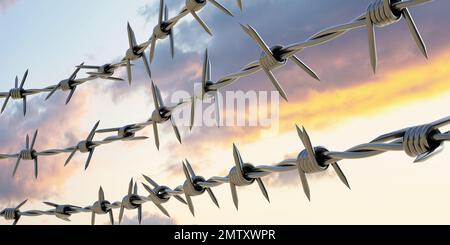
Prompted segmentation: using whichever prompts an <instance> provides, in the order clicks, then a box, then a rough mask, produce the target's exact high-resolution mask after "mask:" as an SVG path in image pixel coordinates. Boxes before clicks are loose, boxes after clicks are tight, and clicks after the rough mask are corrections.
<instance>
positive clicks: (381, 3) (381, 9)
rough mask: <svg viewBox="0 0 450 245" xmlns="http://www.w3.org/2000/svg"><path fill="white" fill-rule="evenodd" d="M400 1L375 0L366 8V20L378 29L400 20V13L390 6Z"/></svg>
mask: <svg viewBox="0 0 450 245" xmlns="http://www.w3.org/2000/svg"><path fill="white" fill-rule="evenodd" d="M401 1H402V0H375V1H374V2H372V3H371V4H370V5H369V7H368V8H367V20H368V21H370V22H372V23H373V24H374V25H376V26H378V27H383V26H387V25H390V24H393V23H395V22H397V21H399V20H400V18H401V17H402V15H401V13H400V12H398V11H396V10H395V9H394V8H392V4H394V3H397V2H401Z"/></svg>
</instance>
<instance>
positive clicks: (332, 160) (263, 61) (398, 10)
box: [0, 0, 449, 223]
mask: <svg viewBox="0 0 450 245" xmlns="http://www.w3.org/2000/svg"><path fill="white" fill-rule="evenodd" d="M430 1H432V0H407V1H402V0H375V1H374V2H373V3H372V4H370V5H369V7H368V9H367V11H366V13H365V14H363V15H361V16H359V17H358V18H356V19H355V20H354V21H352V22H350V23H346V24H343V25H338V26H335V27H331V28H328V29H325V30H323V31H320V32H319V33H317V34H315V35H313V36H312V37H310V38H309V39H307V40H306V41H304V42H302V43H297V44H292V45H288V46H285V47H283V46H274V47H271V48H269V46H268V45H267V44H266V43H265V42H264V40H263V39H262V38H261V36H260V35H259V34H258V33H257V31H256V30H255V29H254V28H253V27H251V26H250V25H241V26H242V28H243V30H244V31H245V32H246V33H247V34H248V35H249V36H250V37H251V39H253V40H254V41H255V42H256V43H257V44H258V46H259V47H260V48H261V49H262V50H263V52H262V55H261V56H260V58H259V60H257V61H254V62H251V63H250V64H248V65H247V66H245V67H244V68H243V69H242V70H241V71H239V72H237V73H235V74H231V75H228V76H225V77H223V78H221V79H219V80H217V82H213V81H212V79H211V64H210V61H209V57H208V53H207V52H206V54H205V62H204V69H203V77H202V89H201V91H200V95H199V94H196V92H195V91H194V94H193V96H192V97H191V98H188V99H186V100H183V101H180V102H179V103H178V104H176V105H175V106H165V104H164V101H163V99H162V96H161V92H160V90H159V88H158V87H157V86H156V85H155V84H154V83H153V82H152V94H153V99H154V104H155V105H154V106H155V111H154V112H153V114H152V116H151V118H150V119H149V120H147V121H146V122H143V123H137V124H130V125H127V126H124V127H120V128H112V129H100V130H97V128H98V125H99V122H98V123H97V124H96V125H95V126H94V128H93V129H92V130H91V132H90V133H89V135H88V137H87V138H86V139H85V140H81V141H80V142H79V143H78V144H77V145H76V146H72V147H68V148H65V149H52V150H45V151H41V152H38V151H36V150H35V149H34V145H35V142H36V138H37V134H38V131H36V132H35V134H34V136H33V138H32V141H31V144H30V139H29V136H28V135H27V137H26V147H25V149H24V150H22V151H21V152H20V153H17V154H0V159H8V158H16V159H17V161H16V164H15V167H14V171H13V175H15V173H16V171H17V169H18V167H19V164H20V162H21V160H29V161H34V169H35V177H36V178H37V177H38V157H39V156H53V155H58V154H64V153H70V155H69V158H68V159H67V161H66V163H65V164H66V165H67V164H68V163H69V162H70V160H71V159H72V157H73V156H74V154H76V153H77V152H81V153H88V158H87V160H86V163H85V169H87V168H88V167H89V164H90V161H91V159H92V156H93V154H94V151H95V149H96V148H97V147H99V146H101V145H105V144H110V143H113V142H117V141H124V140H131V141H134V140H143V139H147V137H144V136H136V135H135V133H136V132H138V131H140V130H143V129H144V128H146V127H148V126H150V125H152V126H153V131H154V136H155V143H156V146H157V148H158V149H159V144H160V143H159V133H158V127H157V125H158V124H162V123H165V122H167V121H170V122H171V123H172V126H173V129H174V132H175V134H176V137H177V139H178V140H179V141H180V143H181V137H180V133H179V130H178V127H177V125H176V123H175V122H174V121H173V118H172V113H173V111H174V110H175V109H177V108H178V107H179V106H182V105H184V104H185V103H187V102H192V113H191V116H192V118H191V128H192V123H193V118H194V112H195V101H196V100H197V99H200V100H202V101H204V100H205V97H206V95H207V94H209V93H211V92H212V93H214V96H218V94H219V92H218V91H219V90H220V89H222V88H223V87H225V86H228V85H230V84H232V83H233V82H235V81H236V80H238V79H240V78H243V77H247V76H250V75H252V74H254V73H256V72H258V71H260V70H263V71H264V72H265V73H266V75H267V76H268V78H269V79H270V80H271V82H272V83H273V85H274V87H275V88H276V89H277V90H278V92H279V93H280V95H281V96H282V97H283V98H284V99H286V100H288V98H287V94H286V93H285V91H284V89H283V87H282V86H281V84H280V83H279V82H278V80H277V79H276V78H275V76H274V75H273V73H272V71H273V70H275V69H277V68H280V67H282V66H284V65H285V64H286V63H287V60H288V59H289V60H291V61H292V62H294V63H295V64H296V65H298V66H299V67H300V68H302V69H303V70H304V71H305V72H306V73H308V74H309V75H310V76H311V77H313V78H315V79H317V80H319V77H318V75H317V74H316V73H315V72H314V71H313V70H312V69H311V68H310V67H308V66H307V65H306V64H305V63H303V62H302V61H301V60H300V59H299V58H298V57H297V56H296V53H298V52H300V51H302V50H303V49H305V48H308V47H313V46H316V45H319V44H322V43H325V42H329V41H331V40H334V39H335V38H337V37H339V36H341V35H343V34H344V33H346V32H348V31H350V30H353V29H357V28H361V27H364V26H366V27H367V29H368V37H369V50H370V58H371V64H372V67H373V70H374V72H375V71H376V66H377V54H376V42H375V32H374V27H375V26H377V27H383V26H386V25H390V24H393V23H396V22H398V21H399V20H400V19H401V18H402V17H403V18H404V19H405V20H406V22H407V24H408V27H409V29H410V32H411V33H412V35H413V38H414V40H415V42H416V44H417V45H418V47H419V49H420V50H421V52H422V53H423V54H424V56H425V57H427V56H428V55H427V50H426V46H425V43H424V41H423V40H422V37H421V36H420V33H419V31H418V29H417V27H416V25H415V23H414V21H413V19H412V16H411V14H410V13H409V10H408V8H410V7H413V6H416V5H419V4H424V3H428V2H430ZM207 2H210V3H211V4H213V5H214V6H215V7H217V8H218V9H220V10H221V11H222V12H224V13H226V14H228V15H232V14H231V12H230V11H228V10H227V9H226V8H225V7H223V6H222V5H221V4H219V3H218V2H217V1H215V0H208V1H202V2H199V1H196V0H187V1H186V5H185V7H183V9H182V10H181V11H180V13H179V14H178V15H177V16H175V17H173V18H171V19H169V18H168V9H167V6H165V4H164V1H163V0H161V1H160V13H159V19H158V24H157V26H156V27H155V28H154V31H153V34H152V36H151V37H150V38H149V40H148V41H146V42H144V43H141V44H138V43H137V41H136V36H135V34H134V31H133V29H132V28H131V26H130V24H128V26H127V32H128V40H129V49H128V50H127V51H126V53H125V56H124V58H123V59H122V60H121V61H120V62H118V63H114V64H105V65H102V66H91V65H85V64H84V63H81V64H80V65H79V66H77V67H76V70H75V71H74V73H73V74H72V75H71V76H70V77H69V78H68V79H65V80H62V81H60V82H59V83H58V84H56V85H52V86H48V87H46V88H43V89H25V88H24V84H25V81H26V79H27V77H28V70H27V71H26V72H25V74H24V76H23V78H22V82H21V83H20V85H19V79H18V77H16V79H15V87H14V88H13V89H11V90H10V91H9V92H3V93H0V98H5V101H4V103H3V106H2V110H1V112H3V111H4V110H5V108H6V105H7V104H8V101H9V100H10V99H13V100H19V99H20V100H22V101H23V113H24V115H26V109H27V107H26V106H27V104H26V103H27V96H30V95H35V94H40V93H48V95H47V97H46V100H47V99H49V98H50V97H51V96H52V95H53V94H54V93H55V92H57V91H58V90H61V91H69V95H68V97H67V99H66V104H67V103H69V102H70V100H71V98H72V96H73V95H74V93H75V91H76V88H77V87H78V86H80V85H82V84H84V83H86V82H88V81H92V80H95V79H107V80H114V81H123V79H122V78H117V77H114V74H115V72H116V70H117V69H119V68H121V67H126V68H127V76H128V81H129V83H131V82H132V66H133V64H132V61H136V60H138V59H142V60H143V62H144V66H145V68H146V71H147V73H148V75H149V77H150V78H151V77H152V76H151V70H150V63H151V62H152V60H153V57H154V52H155V46H156V42H157V40H159V39H165V38H166V37H168V36H169V37H170V40H171V50H172V56H173V55H174V41H173V31H172V30H173V28H174V26H175V25H176V24H177V23H178V22H179V21H180V20H181V19H182V18H183V17H185V16H186V15H188V14H191V15H192V16H193V17H194V18H195V19H196V21H197V22H199V24H200V25H201V26H202V27H203V28H204V29H205V31H206V32H207V33H209V34H211V31H210V29H209V27H208V26H207V25H206V23H205V22H204V21H203V20H202V19H201V18H200V17H199V16H198V15H197V12H199V11H200V10H201V9H203V7H204V6H206V3H207ZM238 5H239V7H240V8H241V9H242V2H241V1H238ZM149 47H150V61H148V60H147V56H146V53H145V50H146V49H147V48H149ZM81 69H95V70H96V71H91V72H87V73H86V74H88V75H89V76H88V77H86V78H82V79H77V75H78V73H79V71H80V70H81ZM215 98H216V99H215V101H216V102H215V103H216V118H217V119H218V120H219V116H220V113H219V110H220V106H219V105H218V99H217V97H215ZM443 122H444V123H441V124H438V125H434V124H431V125H425V126H421V127H420V128H419V127H414V128H411V129H407V130H403V131H399V132H395V133H393V134H389V135H386V136H384V137H381V138H379V139H377V140H375V141H374V142H371V143H369V144H364V145H360V146H357V147H355V148H352V149H350V150H348V151H346V152H331V151H328V150H327V149H326V148H323V147H319V148H312V146H311V143H310V141H309V137H308V135H307V133H306V131H304V130H300V129H298V130H299V135H300V137H301V139H302V141H303V143H304V144H305V147H306V148H307V149H306V150H305V151H302V153H301V154H300V156H299V158H298V159H296V160H286V161H283V162H282V163H280V164H278V165H276V166H259V167H254V166H253V165H251V164H244V162H243V161H242V158H241V157H240V154H239V151H238V150H237V148H236V147H234V157H235V161H236V166H235V167H234V168H233V169H232V170H231V171H230V174H229V176H227V177H212V178H210V179H208V180H205V179H204V178H202V177H199V176H196V175H195V173H194V171H193V169H192V167H191V165H190V163H189V162H187V161H186V163H184V164H183V168H184V172H185V174H186V177H187V180H186V182H185V183H184V185H182V186H178V187H177V188H175V189H174V190H172V189H170V188H167V187H164V188H162V187H161V186H156V185H154V184H155V182H153V181H150V179H149V178H147V180H149V182H150V184H152V185H153V186H154V187H155V188H156V189H158V192H155V190H156V189H155V190H154V192H153V194H152V192H150V197H149V198H145V197H141V196H139V195H137V184H135V185H134V191H133V190H132V188H133V180H132V181H131V183H130V188H129V192H128V195H127V196H126V197H125V198H124V199H123V200H122V202H115V203H113V204H110V203H107V202H106V201H104V198H100V197H101V196H102V195H101V193H103V190H101V191H100V192H99V201H98V202H97V204H94V206H91V207H86V208H80V207H76V206H72V205H57V204H54V203H46V204H48V205H50V206H53V207H54V208H55V209H53V210H50V211H29V212H24V213H21V212H19V211H18V209H19V208H20V207H21V206H22V205H23V204H24V203H22V204H21V205H19V206H18V207H16V208H15V209H5V210H4V211H2V212H1V213H0V214H1V215H2V216H3V217H5V218H6V219H8V220H11V219H14V220H15V223H16V222H17V220H18V218H17V217H19V218H20V216H39V215H55V216H57V217H58V218H62V219H65V220H67V219H68V217H70V216H71V215H72V214H76V213H80V212H92V213H93V217H95V215H94V214H104V213H109V214H110V216H111V217H112V212H110V211H111V210H112V209H115V208H120V209H121V211H120V220H121V218H122V217H123V212H124V209H128V210H131V209H138V213H139V215H138V216H139V220H141V218H142V204H143V203H145V202H148V201H153V202H154V203H155V204H156V205H157V206H158V208H160V209H161V210H164V209H163V208H162V206H161V204H162V203H164V202H166V201H168V199H169V198H170V197H171V196H175V197H176V198H177V199H178V200H179V201H181V202H184V200H183V199H182V198H181V197H179V196H180V195H182V194H184V195H185V197H186V200H187V204H188V205H189V208H190V210H191V212H192V213H193V214H194V206H193V204H192V200H191V197H192V196H197V195H201V194H203V193H204V192H208V193H209V195H210V197H211V198H212V200H213V202H214V203H215V204H216V205H218V202H217V199H216V197H215V196H214V194H213V192H212V190H211V188H213V187H216V186H218V185H221V184H224V183H230V186H231V190H232V194H233V201H234V203H235V205H236V207H238V197H237V190H236V186H247V185H251V184H253V183H254V182H255V181H256V182H257V183H258V184H259V186H260V188H261V191H262V193H263V195H264V196H265V197H266V198H267V200H269V196H268V194H267V190H266V189H265V186H264V184H263V182H262V180H261V177H264V176H266V175H269V174H270V173H273V172H285V171H291V170H293V169H296V168H297V169H298V170H299V174H300V177H301V179H302V183H303V187H304V190H305V193H306V195H307V196H308V198H310V194H309V187H308V183H307V180H306V174H308V173H314V172H320V171H325V170H326V169H328V167H329V165H331V166H333V168H334V169H335V170H336V171H337V173H338V175H339V177H340V178H341V180H342V181H343V182H344V183H345V184H346V185H347V186H348V182H347V180H346V178H345V176H344V175H343V173H342V171H341V170H340V167H339V166H338V165H337V162H338V161H339V160H343V159H354V158H364V157H370V156H373V155H378V154H381V153H383V152H386V151H395V150H396V151H400V150H404V151H405V152H406V153H407V154H408V155H410V156H415V155H418V158H417V159H416V160H417V161H421V160H424V159H426V158H427V157H429V156H430V155H432V154H431V153H434V152H436V150H437V148H438V147H439V146H441V145H442V142H443V141H447V140H449V135H448V133H446V134H441V133H440V132H438V130H437V129H436V128H438V127H439V126H441V125H445V124H447V123H448V119H446V120H444V121H443ZM106 132H117V136H111V137H108V138H105V139H103V140H101V141H94V140H93V139H94V136H95V134H96V133H106ZM427 137H431V138H427ZM392 138H393V139H396V138H398V139H397V140H396V141H393V142H389V143H385V141H388V140H390V139H392ZM435 146H437V147H436V149H435ZM144 187H146V189H147V190H151V189H149V188H148V186H144ZM163 212H164V213H165V214H167V212H166V211H163ZM93 220H94V218H93ZM111 221H113V220H112V219H111Z"/></svg>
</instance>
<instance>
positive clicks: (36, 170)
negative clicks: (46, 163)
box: [34, 158, 39, 179]
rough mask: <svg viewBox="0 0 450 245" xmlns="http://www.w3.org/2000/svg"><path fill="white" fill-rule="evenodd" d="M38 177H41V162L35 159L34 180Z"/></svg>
mask: <svg viewBox="0 0 450 245" xmlns="http://www.w3.org/2000/svg"><path fill="white" fill-rule="evenodd" d="M38 176H39V162H38V159H37V158H35V159H34V178H36V179H37V178H38Z"/></svg>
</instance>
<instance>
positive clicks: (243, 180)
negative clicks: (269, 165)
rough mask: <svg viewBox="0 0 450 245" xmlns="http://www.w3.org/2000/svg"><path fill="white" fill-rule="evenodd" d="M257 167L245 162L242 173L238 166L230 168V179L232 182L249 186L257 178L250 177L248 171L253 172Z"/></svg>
mask: <svg viewBox="0 0 450 245" xmlns="http://www.w3.org/2000/svg"><path fill="white" fill-rule="evenodd" d="M253 169H255V167H254V166H253V165H251V164H243V167H242V173H241V171H239V170H238V169H237V168H236V167H233V168H232V169H231V170H230V174H229V176H228V177H229V179H230V183H232V184H234V185H236V186H248V185H251V184H253V183H254V182H255V179H253V178H250V177H248V176H247V175H248V173H249V172H251V171H252V170H253Z"/></svg>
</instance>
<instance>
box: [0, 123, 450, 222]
mask: <svg viewBox="0 0 450 245" xmlns="http://www.w3.org/2000/svg"><path fill="white" fill-rule="evenodd" d="M447 125H450V117H447V118H443V119H441V120H438V121H435V122H432V123H429V124H424V125H419V126H414V127H409V128H405V129H402V130H398V131H394V132H392V133H388V134H385V135H382V136H380V137H378V138H376V139H374V140H372V141H371V142H370V143H366V144H361V145H357V146H355V147H352V148H350V149H348V150H346V151H342V152H339V151H330V150H328V149H327V148H326V147H323V146H319V147H313V144H312V143H311V140H310V137H309V135H308V133H307V132H306V130H305V129H304V128H300V127H298V126H297V133H298V135H299V137H300V140H301V142H302V143H303V145H304V147H305V149H304V150H302V151H300V153H299V155H298V157H297V158H296V159H286V160H284V161H282V162H280V163H279V164H276V165H271V166H269V165H260V166H255V165H253V164H251V163H247V162H245V161H244V160H243V158H242V156H241V153H240V152H239V150H238V148H237V147H236V145H233V157H234V167H232V168H231V169H230V171H229V174H228V175H227V176H225V177H217V176H216V177H211V178H209V179H206V178H204V177H202V176H200V175H197V174H196V172H195V171H194V169H193V167H192V165H191V163H190V162H189V161H188V160H186V161H183V172H184V175H185V177H186V180H185V181H184V183H183V184H182V185H179V186H177V187H176V188H175V189H171V188H169V187H167V186H161V185H159V184H158V183H156V182H155V181H154V180H153V179H152V178H150V177H148V176H146V175H143V177H144V179H145V180H146V182H147V183H142V185H143V187H144V189H145V190H146V191H147V192H148V193H149V196H141V195H139V193H138V185H137V182H135V181H134V180H133V179H131V181H130V183H129V186H128V192H127V195H126V196H124V198H123V199H122V201H118V202H109V201H107V200H106V199H105V194H104V191H103V188H102V187H100V190H99V194H98V200H97V201H96V202H94V203H93V204H92V205H91V206H86V207H79V206H75V205H69V204H67V205H60V204H55V203H51V202H44V204H46V205H49V206H51V207H53V209H50V210H47V211H40V210H31V211H24V212H22V211H20V208H21V207H22V206H23V205H24V204H25V202H26V201H24V202H22V203H21V204H19V205H18V206H17V207H15V208H6V209H4V210H3V211H1V212H0V216H1V217H3V218H5V219H6V220H13V221H14V223H13V224H14V225H15V224H17V222H18V221H19V219H20V218H21V217H35V216H43V215H50V216H56V217H57V218H60V219H62V220H66V221H70V219H69V218H70V217H71V216H72V215H74V214H80V213H91V217H92V218H91V224H92V225H94V224H95V217H96V215H106V214H108V215H109V218H110V222H111V224H114V216H113V210H114V209H120V213H119V223H120V222H121V221H122V219H123V216H124V211H125V210H137V212H138V216H137V217H138V221H139V223H141V222H142V208H143V204H145V203H147V202H153V203H154V204H155V206H156V207H157V208H158V209H159V210H160V211H161V212H162V213H163V214H164V215H166V216H168V217H170V215H169V212H168V211H167V210H166V209H165V208H164V206H163V204H164V203H167V202H168V201H169V200H170V199H171V198H172V197H174V198H175V199H177V200H178V201H179V202H181V203H182V204H187V205H188V207H189V210H190V211H191V213H192V215H194V216H195V208H194V203H193V200H192V198H193V197H195V196H200V195H203V194H205V193H208V195H209V196H210V198H211V200H212V201H213V203H214V204H215V205H216V206H217V207H219V202H218V200H217V198H216V196H215V195H214V193H213V191H212V189H213V188H215V187H217V186H220V185H222V184H229V185H230V189H231V193H232V199H233V202H234V205H235V206H236V209H238V207H239V198H238V194H237V187H245V186H249V185H253V184H254V183H255V182H256V183H257V184H258V186H259V188H260V189H261V192H262V194H263V196H264V197H265V198H266V199H267V200H268V201H269V202H270V198H269V194H268V191H267V189H266V187H265V185H264V183H263V180H262V178H264V177H267V176H269V175H272V174H274V173H284V172H291V171H298V173H299V176H300V179H301V182H302V186H303V190H304V192H305V195H306V196H307V198H308V200H311V194H310V188H309V184H308V181H307V175H308V174H313V173H319V172H325V171H328V169H329V167H330V166H332V167H333V169H334V170H335V172H336V173H337V175H338V177H339V179H340V180H341V181H342V182H343V183H344V184H345V185H346V186H347V187H348V188H350V184H349V182H348V180H347V178H346V176H345V175H344V173H343V171H342V169H341V168H340V166H339V165H338V162H340V161H342V160H347V159H361V158H368V157H372V156H376V155H379V154H382V153H385V152H391V151H403V152H405V153H406V154H407V155H408V156H410V157H416V160H415V162H419V161H425V160H427V159H429V158H430V157H431V156H433V155H435V154H437V153H439V152H440V151H441V149H442V148H443V145H444V142H446V141H450V131H449V132H446V133H442V132H441V128H442V127H445V126H447ZM182 195H184V197H185V199H183V198H182V197H181V196H182Z"/></svg>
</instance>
